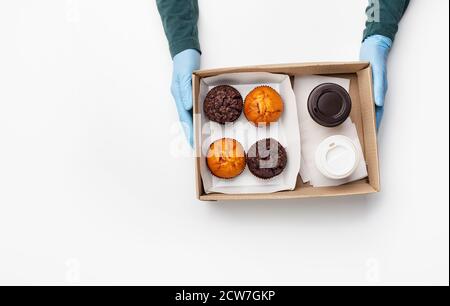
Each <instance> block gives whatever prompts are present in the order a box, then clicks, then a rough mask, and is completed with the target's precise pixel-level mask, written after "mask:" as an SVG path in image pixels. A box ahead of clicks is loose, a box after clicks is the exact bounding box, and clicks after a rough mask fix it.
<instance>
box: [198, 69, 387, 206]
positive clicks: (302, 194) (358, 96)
mask: <svg viewBox="0 0 450 306" xmlns="http://www.w3.org/2000/svg"><path fill="white" fill-rule="evenodd" d="M240 72H269V73H279V74H287V75H290V76H291V82H292V83H293V82H294V78H293V77H294V76H296V75H327V76H335V77H344V78H348V79H350V96H351V98H352V103H353V107H352V113H351V115H350V116H351V118H352V121H353V122H354V123H355V125H356V127H357V130H358V136H359V139H360V142H361V145H362V147H363V151H364V157H365V159H366V163H367V169H368V173H369V176H368V178H366V179H363V180H360V181H356V182H353V183H349V184H346V185H342V186H338V187H322V188H316V187H312V186H311V185H309V184H303V182H302V180H301V178H300V176H299V177H298V178H297V185H296V188H295V189H294V190H291V191H282V192H277V193H272V194H246V195H242V194H239V195H237V194H236V195H233V194H205V192H204V189H203V183H202V179H201V176H200V162H201V160H200V159H201V157H200V156H201V154H200V153H201V151H200V150H201V144H200V135H201V126H200V120H198V119H199V116H201V113H202V111H201V109H200V105H201V103H200V101H199V88H200V81H201V79H202V78H206V77H211V76H216V75H220V74H224V73H240ZM292 85H293V84H292ZM193 95H194V133H195V151H196V159H195V169H196V177H195V181H196V189H197V190H196V191H197V198H198V199H199V200H201V201H233V200H283V199H302V198H313V197H334V196H348V195H360V194H370V193H376V192H379V191H380V172H379V163H378V148H377V134H376V123H375V122H376V121H375V108H374V100H373V87H372V70H371V67H370V64H369V63H366V62H343V63H305V64H284V65H267V66H253V67H238V68H224V69H212V70H201V71H196V72H194V74H193Z"/></svg>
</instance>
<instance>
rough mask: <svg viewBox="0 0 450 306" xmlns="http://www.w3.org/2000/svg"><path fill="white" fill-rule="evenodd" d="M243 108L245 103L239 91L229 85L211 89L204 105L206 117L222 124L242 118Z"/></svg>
mask: <svg viewBox="0 0 450 306" xmlns="http://www.w3.org/2000/svg"><path fill="white" fill-rule="evenodd" d="M243 107H244V101H243V99H242V96H241V94H240V93H239V91H237V90H236V88H234V87H231V86H228V85H222V86H217V87H214V88H213V89H211V90H210V91H209V92H208V94H207V95H206V98H205V101H204V103H203V111H204V112H205V115H206V117H207V118H208V119H209V120H211V121H214V122H217V123H220V124H225V123H227V122H234V121H236V120H237V119H238V118H239V117H240V116H241V114H242V109H243Z"/></svg>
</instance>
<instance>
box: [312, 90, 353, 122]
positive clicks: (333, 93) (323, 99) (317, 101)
mask: <svg viewBox="0 0 450 306" xmlns="http://www.w3.org/2000/svg"><path fill="white" fill-rule="evenodd" d="M351 110H352V100H351V98H350V95H349V94H348V92H347V90H345V89H344V88H343V87H342V86H339V85H337V84H333V83H325V84H321V85H319V86H317V87H316V88H315V89H314V90H313V91H312V92H311V94H310V95H309V98H308V111H309V114H310V115H311V118H312V119H313V120H314V121H315V122H317V123H318V124H320V125H322V126H325V127H336V126H338V125H341V124H342V123H344V121H345V120H346V119H347V118H348V116H350V112H351Z"/></svg>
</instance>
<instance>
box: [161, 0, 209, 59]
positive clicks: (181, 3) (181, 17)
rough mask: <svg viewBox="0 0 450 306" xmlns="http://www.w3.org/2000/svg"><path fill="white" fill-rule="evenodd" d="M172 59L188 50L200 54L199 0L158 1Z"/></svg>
mask: <svg viewBox="0 0 450 306" xmlns="http://www.w3.org/2000/svg"><path fill="white" fill-rule="evenodd" d="M156 4H157V6H158V10H159V14H160V15H161V20H162V23H163V26H164V31H165V33H166V36H167V40H168V41H169V47H170V53H171V54H172V57H174V56H175V55H177V54H178V53H180V52H182V51H184V50H187V49H196V50H198V51H199V52H200V43H199V40H198V29H197V22H198V2H197V0H156Z"/></svg>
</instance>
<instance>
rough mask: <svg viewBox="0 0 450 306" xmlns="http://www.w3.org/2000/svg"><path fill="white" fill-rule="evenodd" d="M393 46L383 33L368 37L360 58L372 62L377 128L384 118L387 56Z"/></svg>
mask: <svg viewBox="0 0 450 306" xmlns="http://www.w3.org/2000/svg"><path fill="white" fill-rule="evenodd" d="M391 47H392V40H391V39H390V38H388V37H385V36H382V35H373V36H370V37H368V38H366V39H365V40H364V42H363V44H362V46H361V53H360V59H361V60H362V61H368V62H370V63H371V64H372V71H373V88H374V95H375V97H374V98H375V111H376V115H377V130H378V129H379V127H380V123H381V119H382V118H383V113H384V99H385V97H386V92H387V90H388V80H387V58H388V55H389V51H390V50H391Z"/></svg>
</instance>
